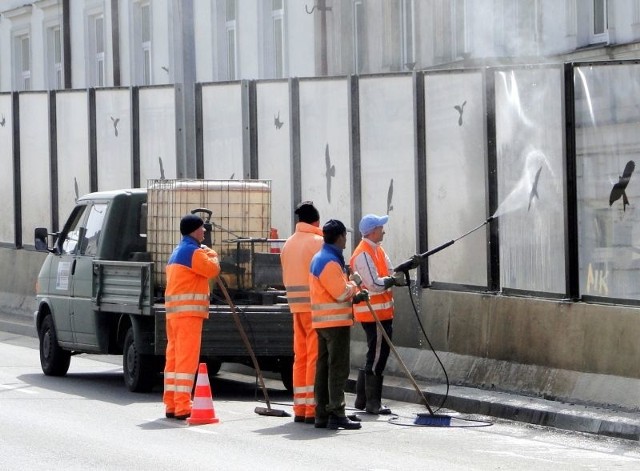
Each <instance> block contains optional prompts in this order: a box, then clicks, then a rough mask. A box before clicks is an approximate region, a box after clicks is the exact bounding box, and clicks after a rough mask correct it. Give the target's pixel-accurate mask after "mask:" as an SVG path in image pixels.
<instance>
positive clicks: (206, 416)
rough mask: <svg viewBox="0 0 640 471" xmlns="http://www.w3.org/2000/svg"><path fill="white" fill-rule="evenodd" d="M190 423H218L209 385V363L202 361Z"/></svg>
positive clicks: (188, 420)
mask: <svg viewBox="0 0 640 471" xmlns="http://www.w3.org/2000/svg"><path fill="white" fill-rule="evenodd" d="M187 422H188V423H189V425H204V424H217V423H218V422H219V420H218V419H217V418H216V411H215V410H213V397H212V396H211V386H210V385H209V374H208V373H207V364H206V363H200V367H199V368H198V379H197V380H196V392H195V394H194V395H193V405H192V406H191V417H189V418H188V419H187Z"/></svg>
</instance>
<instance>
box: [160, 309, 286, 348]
mask: <svg viewBox="0 0 640 471" xmlns="http://www.w3.org/2000/svg"><path fill="white" fill-rule="evenodd" d="M237 309H238V313H239V317H240V321H241V322H242V326H243V328H244V330H245V332H246V334H247V337H248V338H249V341H250V342H251V347H252V348H253V350H254V352H255V354H256V356H258V357H260V356H267V357H279V356H283V357H284V356H293V320H292V318H291V312H289V306H288V305H286V304H274V305H266V306H257V305H250V306H237ZM154 311H155V314H156V320H155V337H156V345H155V348H156V355H164V352H165V349H166V346H167V332H166V324H165V314H166V312H165V308H164V305H163V304H156V305H154ZM200 354H201V355H203V356H215V357H221V358H223V357H229V356H247V355H248V352H247V349H246V347H245V345H244V342H243V341H242V337H241V336H240V333H239V332H238V328H237V326H236V323H235V321H234V316H233V313H232V311H231V308H230V307H229V306H224V305H212V306H210V307H209V319H206V320H205V321H204V325H203V328H202V346H201V347H200Z"/></svg>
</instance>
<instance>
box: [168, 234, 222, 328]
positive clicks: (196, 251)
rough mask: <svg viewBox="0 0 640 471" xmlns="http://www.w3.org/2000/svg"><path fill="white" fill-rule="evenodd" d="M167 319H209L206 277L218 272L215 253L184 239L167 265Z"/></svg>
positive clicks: (207, 280)
mask: <svg viewBox="0 0 640 471" xmlns="http://www.w3.org/2000/svg"><path fill="white" fill-rule="evenodd" d="M166 272H167V288H166V289H165V298H164V299H165V308H166V310H167V318H171V317H179V316H195V317H204V318H205V319H206V318H208V317H209V278H214V277H216V276H218V274H219V273H220V264H219V263H218V254H216V252H215V251H214V250H211V249H209V248H202V247H201V246H200V244H198V242H197V241H196V240H195V239H194V238H193V237H191V236H184V237H183V238H182V240H181V241H180V243H179V244H178V246H177V247H176V248H175V250H174V251H173V253H172V254H171V257H169V261H168V262H167V268H166Z"/></svg>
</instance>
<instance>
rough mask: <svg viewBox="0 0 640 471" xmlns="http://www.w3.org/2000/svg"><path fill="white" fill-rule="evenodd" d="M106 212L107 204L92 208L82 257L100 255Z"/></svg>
mask: <svg viewBox="0 0 640 471" xmlns="http://www.w3.org/2000/svg"><path fill="white" fill-rule="evenodd" d="M106 212H107V203H96V204H94V205H93V206H91V210H90V211H89V217H88V218H87V231H86V233H85V240H84V241H83V243H82V250H81V251H80V254H81V255H88V256H95V255H96V254H97V253H98V244H99V242H100V232H101V229H102V223H103V221H104V216H105V214H106Z"/></svg>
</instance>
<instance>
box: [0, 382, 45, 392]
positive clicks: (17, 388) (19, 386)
mask: <svg viewBox="0 0 640 471" xmlns="http://www.w3.org/2000/svg"><path fill="white" fill-rule="evenodd" d="M30 387H31V386H29V385H28V384H26V383H21V384H15V385H7V384H0V388H2V389H4V390H6V391H19V392H21V393H25V394H38V392H37V391H32V390H30V389H24V388H30Z"/></svg>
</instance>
